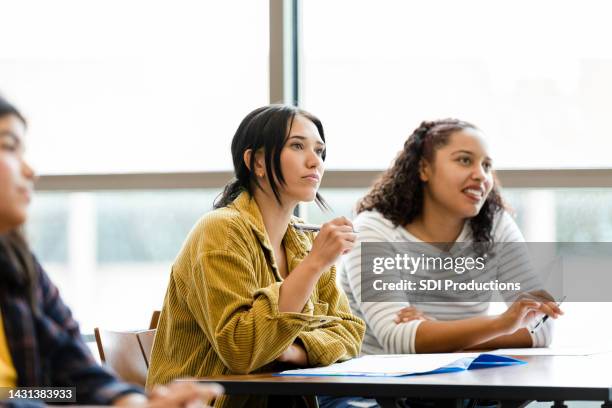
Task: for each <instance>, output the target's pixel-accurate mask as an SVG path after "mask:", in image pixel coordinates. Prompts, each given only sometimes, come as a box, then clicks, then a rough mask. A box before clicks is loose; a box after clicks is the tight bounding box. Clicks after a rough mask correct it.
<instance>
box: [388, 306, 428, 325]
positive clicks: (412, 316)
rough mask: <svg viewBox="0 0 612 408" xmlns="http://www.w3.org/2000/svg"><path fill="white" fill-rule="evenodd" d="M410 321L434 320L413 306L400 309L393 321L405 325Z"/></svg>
mask: <svg viewBox="0 0 612 408" xmlns="http://www.w3.org/2000/svg"><path fill="white" fill-rule="evenodd" d="M411 320H436V319H435V318H433V317H431V316H427V315H426V314H425V313H423V312H421V311H420V310H419V309H417V308H416V307H414V306H407V307H404V308H402V309H401V310H400V311H399V312H397V314H396V315H395V318H394V319H393V321H394V322H395V323H397V324H400V323H406V322H409V321H411Z"/></svg>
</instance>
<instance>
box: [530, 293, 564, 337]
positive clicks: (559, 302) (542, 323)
mask: <svg viewBox="0 0 612 408" xmlns="http://www.w3.org/2000/svg"><path fill="white" fill-rule="evenodd" d="M566 297H567V296H563V297H562V298H561V300H560V301H558V302H556V303H557V306H561V304H562V303H563V301H564V300H565V298H566ZM548 318H549V316H548V315H546V316H544V317H543V318H542V319H540V321H539V322H537V323H536V325H535V326H533V329H531V330H530V332H531V334H534V333H535V332H537V331H538V330H540V327H542V326H544V323H546V321H547V320H548Z"/></svg>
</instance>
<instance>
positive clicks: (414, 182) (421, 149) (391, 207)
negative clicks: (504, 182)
mask: <svg viewBox="0 0 612 408" xmlns="http://www.w3.org/2000/svg"><path fill="white" fill-rule="evenodd" d="M465 129H478V128H477V127H476V126H474V125H472V124H471V123H468V122H464V121H461V120H458V119H441V120H435V121H424V122H422V123H421V125H420V126H419V127H418V128H416V129H415V130H414V132H412V134H411V135H410V136H409V137H408V140H406V142H405V143H404V148H403V150H402V151H400V152H399V154H398V155H397V157H396V158H395V161H394V163H393V165H392V166H391V167H390V168H389V169H388V170H386V171H385V172H384V173H383V174H382V175H381V176H380V178H379V179H378V180H377V181H376V182H375V184H374V186H373V187H372V188H371V189H370V191H369V192H368V194H367V195H366V196H365V197H363V198H362V199H361V200H360V201H359V202H358V203H357V213H361V212H363V211H369V210H376V211H378V212H380V213H381V214H382V215H383V216H384V217H385V218H387V219H388V220H390V221H391V222H393V224H394V225H395V226H398V225H402V226H403V225H407V224H410V223H411V222H412V221H414V219H415V218H416V217H418V216H419V215H420V214H421V213H422V211H423V181H422V180H421V177H420V169H421V162H422V160H423V159H425V160H427V161H428V162H429V163H433V162H434V158H435V152H436V150H437V149H439V148H440V147H443V146H445V145H446V144H447V143H448V141H449V138H450V136H451V135H452V134H453V133H454V132H458V131H461V130H465ZM493 177H494V180H495V183H494V186H493V189H492V190H491V192H490V193H489V195H488V197H487V199H486V200H485V202H484V204H483V206H482V208H481V209H480V212H479V213H478V214H477V215H476V216H474V217H473V218H471V219H470V221H469V222H470V227H471V228H472V234H473V238H474V242H475V243H482V244H487V246H488V244H489V243H491V241H492V236H491V230H492V227H493V219H494V217H495V214H496V213H497V212H498V211H500V210H501V209H503V208H504V203H503V201H502V198H501V195H500V193H499V190H498V188H497V185H498V181H497V179H496V178H495V174H494V175H493Z"/></svg>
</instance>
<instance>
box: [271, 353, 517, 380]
mask: <svg viewBox="0 0 612 408" xmlns="http://www.w3.org/2000/svg"><path fill="white" fill-rule="evenodd" d="M372 357H373V356H372ZM389 357H391V356H389ZM520 364H527V362H526V361H523V360H518V359H516V358H512V357H507V356H501V355H496V354H480V355H478V356H470V357H462V358H459V359H457V360H455V361H453V362H452V363H450V364H447V365H445V366H442V367H440V368H437V369H435V370H431V371H426V372H418V373H408V372H407V373H401V372H395V373H386V374H382V373H371V372H368V373H365V372H345V373H329V372H328V373H320V372H319V371H320V370H318V369H296V370H287V371H284V372H281V373H276V374H274V375H275V376H317V377H318V376H341V377H346V376H348V377H406V376H414V375H429V374H440V373H454V372H458V371H465V370H478V369H481V368H492V367H504V366H513V365H520Z"/></svg>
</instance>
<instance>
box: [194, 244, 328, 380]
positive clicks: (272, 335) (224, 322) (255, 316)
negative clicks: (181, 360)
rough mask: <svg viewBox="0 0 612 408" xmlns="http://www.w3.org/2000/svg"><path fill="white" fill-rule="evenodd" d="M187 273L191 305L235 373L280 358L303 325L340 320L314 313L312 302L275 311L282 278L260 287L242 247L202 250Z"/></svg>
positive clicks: (314, 326)
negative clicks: (296, 310) (295, 308)
mask: <svg viewBox="0 0 612 408" xmlns="http://www.w3.org/2000/svg"><path fill="white" fill-rule="evenodd" d="M190 276H191V280H192V281H191V282H189V285H190V289H189V295H188V297H187V303H188V306H189V309H190V310H191V312H192V313H193V315H194V317H195V318H196V320H197V322H198V325H199V326H200V327H201V328H202V330H203V331H204V332H205V333H206V335H207V337H208V338H209V339H210V341H211V343H212V346H213V348H214V349H215V351H216V353H217V354H218V355H219V357H220V358H221V360H222V361H223V363H224V364H225V366H226V367H228V368H229V369H230V370H231V371H232V372H234V373H239V374H246V373H249V372H252V371H254V370H257V369H258V368H261V367H263V366H264V365H266V364H268V363H270V362H272V361H274V360H275V359H276V358H277V357H279V356H280V355H281V354H282V353H283V352H284V351H285V350H286V349H287V348H288V347H289V346H290V345H291V344H292V343H293V342H294V341H295V339H296V338H297V336H298V335H299V334H300V333H301V332H302V331H303V330H305V329H314V328H317V327H320V326H323V325H325V324H327V323H329V322H330V321H332V320H336V319H338V318H336V317H332V316H327V315H322V314H321V315H317V314H315V313H314V306H313V305H312V303H311V302H309V303H307V304H306V306H305V307H304V309H303V310H302V312H301V313H289V312H279V310H278V299H279V289H280V285H281V282H275V283H273V284H271V285H269V286H267V287H263V288H261V287H260V286H259V285H258V280H257V278H256V271H255V266H254V262H252V261H251V260H249V259H248V255H247V254H244V253H242V252H241V251H229V250H226V249H216V250H210V251H205V252H203V253H202V254H201V255H200V256H199V260H198V262H196V264H195V265H194V266H193V270H192V273H191V275H190Z"/></svg>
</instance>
